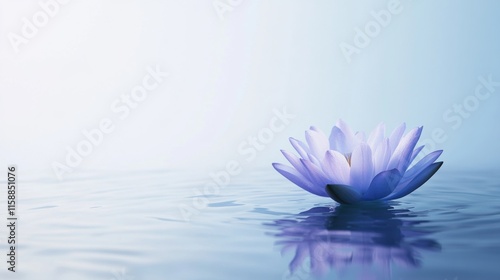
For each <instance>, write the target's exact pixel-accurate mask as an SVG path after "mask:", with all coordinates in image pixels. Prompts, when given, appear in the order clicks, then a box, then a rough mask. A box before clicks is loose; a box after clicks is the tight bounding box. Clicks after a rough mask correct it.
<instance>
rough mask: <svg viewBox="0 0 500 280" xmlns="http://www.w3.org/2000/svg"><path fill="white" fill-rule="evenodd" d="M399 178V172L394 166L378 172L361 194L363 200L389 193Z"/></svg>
mask: <svg viewBox="0 0 500 280" xmlns="http://www.w3.org/2000/svg"><path fill="white" fill-rule="evenodd" d="M399 180H401V173H399V171H398V170H397V169H396V168H394V169H391V170H388V171H384V172H380V173H379V174H377V176H375V178H373V180H372V182H371V184H370V187H368V190H366V193H364V194H363V200H377V199H381V198H384V197H386V196H388V195H389V194H391V193H392V192H393V191H394V189H395V188H396V186H397V185H398V183H399Z"/></svg>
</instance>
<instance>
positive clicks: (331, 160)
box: [273, 120, 443, 204]
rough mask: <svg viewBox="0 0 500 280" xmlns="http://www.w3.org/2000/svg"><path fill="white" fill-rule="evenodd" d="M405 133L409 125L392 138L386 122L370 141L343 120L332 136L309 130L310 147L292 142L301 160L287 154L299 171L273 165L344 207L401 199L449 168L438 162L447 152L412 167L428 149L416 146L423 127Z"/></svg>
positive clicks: (291, 140)
mask: <svg viewBox="0 0 500 280" xmlns="http://www.w3.org/2000/svg"><path fill="white" fill-rule="evenodd" d="M405 129H406V125H405V124H404V123H403V124H401V125H400V126H399V127H397V128H396V129H395V130H394V131H393V132H392V134H391V135H390V136H389V137H386V136H385V126H384V124H379V125H378V126H377V127H376V128H375V129H374V130H373V132H372V133H371V134H370V135H369V136H368V138H366V137H365V134H364V133H363V132H357V133H353V132H352V130H351V129H350V128H349V127H348V126H347V124H346V123H345V122H343V121H342V120H339V121H338V122H337V125H335V126H334V127H333V128H332V132H331V133H330V137H327V136H326V135H325V134H324V133H323V132H322V131H321V130H319V129H318V128H316V127H311V128H310V129H309V130H307V131H306V140H307V144H305V143H303V142H301V141H299V140H297V139H294V138H290V142H291V143H292V146H293V147H294V148H295V150H296V151H297V153H298V154H299V156H300V157H297V156H296V155H295V154H293V153H289V152H287V151H284V150H282V153H283V155H284V156H285V157H286V159H287V160H288V161H289V162H290V164H291V165H292V166H293V167H290V166H287V165H283V164H281V163H273V166H274V168H275V169H276V170H277V171H278V172H279V173H281V175H283V176H285V177H286V178H287V179H288V180H290V181H292V182H293V183H295V184H296V185H298V186H299V187H301V188H303V189H304V190H306V191H308V192H310V193H313V194H315V195H319V196H325V197H327V196H329V197H331V198H332V199H333V200H335V201H337V202H338V203H341V204H352V203H358V202H362V201H374V200H392V199H398V198H401V197H403V196H406V195H407V194H409V193H411V192H413V191H414V190H416V189H417V188H419V187H420V186H421V185H422V184H424V183H425V182H426V181H427V180H429V178H430V177H432V175H434V173H436V171H437V170H438V169H439V168H440V167H441V165H442V164H443V162H435V161H436V160H437V158H438V157H439V156H440V155H441V153H442V152H443V151H442V150H437V151H434V152H432V153H429V154H428V155H426V156H425V157H423V158H422V159H421V160H420V161H418V162H417V163H415V164H413V165H412V162H413V161H414V159H415V158H416V157H417V155H418V154H419V153H420V151H422V149H423V147H424V146H419V147H417V148H415V146H416V144H417V142H418V139H419V138H420V134H421V133H422V127H417V128H414V129H412V130H410V131H409V132H408V133H407V134H406V135H403V134H404V131H405ZM410 166H411V167H410Z"/></svg>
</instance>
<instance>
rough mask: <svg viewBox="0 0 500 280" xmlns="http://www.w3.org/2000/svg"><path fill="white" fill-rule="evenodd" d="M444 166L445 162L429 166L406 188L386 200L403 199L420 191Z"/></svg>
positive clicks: (396, 191) (395, 192)
mask: <svg viewBox="0 0 500 280" xmlns="http://www.w3.org/2000/svg"><path fill="white" fill-rule="evenodd" d="M441 165H443V162H442V161H440V162H436V163H433V164H431V165H429V166H427V167H426V168H425V169H424V170H423V171H422V172H420V173H419V174H418V175H417V176H415V178H413V179H412V180H411V181H410V182H409V183H408V184H407V185H406V186H404V187H403V188H400V189H399V190H395V191H394V192H393V193H392V194H390V195H389V196H387V197H385V198H384V200H391V199H397V198H401V197H403V196H406V195H408V194H410V193H411V192H413V191H414V190H416V189H418V188H419V187H420V186H421V185H423V184H424V183H425V182H427V180H429V179H430V178H431V177H432V175H434V173H436V171H438V170H439V168H440V167H441Z"/></svg>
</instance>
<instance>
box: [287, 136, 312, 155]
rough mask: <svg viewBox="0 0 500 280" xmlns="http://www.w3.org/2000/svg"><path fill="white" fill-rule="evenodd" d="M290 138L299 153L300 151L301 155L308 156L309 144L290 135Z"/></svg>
mask: <svg viewBox="0 0 500 280" xmlns="http://www.w3.org/2000/svg"><path fill="white" fill-rule="evenodd" d="M289 140H290V143H291V144H292V146H293V147H294V148H295V150H296V151H297V153H299V155H300V157H301V158H307V154H308V153H309V148H307V145H306V144H304V143H302V141H299V140H297V139H295V138H293V137H290V138H289Z"/></svg>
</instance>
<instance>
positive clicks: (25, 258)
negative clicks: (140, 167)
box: [0, 168, 500, 280]
mask: <svg viewBox="0 0 500 280" xmlns="http://www.w3.org/2000/svg"><path fill="white" fill-rule="evenodd" d="M497 174H499V173H495V172H472V171H471V172H463V171H462V172H452V171H449V170H446V169H444V170H441V171H439V172H438V173H437V174H436V176H435V177H434V178H432V179H431V180H430V181H429V182H428V183H427V184H425V185H424V186H423V187H422V188H421V189H419V190H417V191H416V192H415V193H413V194H411V195H410V196H408V197H406V198H403V199H400V200H398V201H396V202H392V203H389V204H371V205H365V206H363V207H352V206H351V207H349V206H339V205H337V204H336V203H335V202H333V201H330V200H329V199H325V198H321V197H316V196H313V195H310V194H308V193H306V192H304V191H302V190H301V189H299V188H298V187H295V186H294V185H292V184H291V183H289V182H288V181H286V180H285V179H283V178H282V177H281V176H280V175H279V174H277V173H276V172H275V171H274V170H272V168H268V169H266V170H261V171H255V172H247V173H245V174H242V175H238V176H235V177H233V178H232V180H231V183H230V184H229V185H228V186H226V187H224V188H223V189H221V190H220V193H219V194H216V195H211V196H208V198H206V199H208V200H202V199H203V198H205V197H204V196H203V195H200V194H199V193H197V191H196V189H199V190H201V191H203V186H204V185H205V184H206V183H208V182H210V178H209V177H208V176H205V177H204V176H198V175H196V174H192V173H189V172H137V173H108V174H99V173H88V174H85V173H80V176H79V177H78V179H75V178H74V179H68V180H66V181H63V182H58V181H55V180H52V179H46V180H44V179H38V180H33V181H22V182H21V183H22V184H20V194H19V197H20V198H19V201H18V203H19V204H20V208H19V217H20V221H19V223H20V226H19V233H18V238H19V242H20V245H19V250H18V258H19V263H18V272H17V273H16V274H15V275H14V274H12V273H10V272H7V270H6V267H7V266H6V264H3V265H2V267H1V270H0V279H29V280H32V279H41V280H43V279H51V280H55V279H69V280H78V279H106V280H112V279H114V280H125V279H135V280H140V279H144V280H146V279H147V280H150V279H294V280H305V279H394V280H396V279H401V280H403V279H404V280H406V279H429V280H433V279H436V280H445V279H447V280H473V279H478V280H488V279H500V175H497ZM20 175H22V174H20ZM193 199H194V201H195V202H196V203H198V204H196V205H193ZM203 202H205V203H208V204H206V206H205V207H203V206H204V204H203ZM0 205H5V196H4V195H2V198H1V200H0ZM196 206H198V208H199V209H197V208H196ZM179 207H181V208H182V207H184V209H188V211H187V212H185V213H190V214H191V215H189V218H190V221H185V219H184V217H183V215H182V214H181V211H180V210H179ZM190 207H191V208H190ZM4 212H5V211H2V213H1V215H2V216H0V219H2V221H5V218H6V216H5V214H4ZM2 223H4V222H2ZM0 234H1V236H2V237H3V236H7V231H6V229H5V228H4V226H2V227H1V230H0ZM0 249H1V250H2V254H3V255H5V253H4V252H6V249H7V246H6V242H5V238H2V239H1V244H0Z"/></svg>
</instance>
